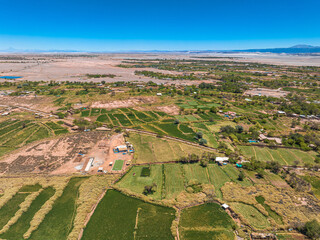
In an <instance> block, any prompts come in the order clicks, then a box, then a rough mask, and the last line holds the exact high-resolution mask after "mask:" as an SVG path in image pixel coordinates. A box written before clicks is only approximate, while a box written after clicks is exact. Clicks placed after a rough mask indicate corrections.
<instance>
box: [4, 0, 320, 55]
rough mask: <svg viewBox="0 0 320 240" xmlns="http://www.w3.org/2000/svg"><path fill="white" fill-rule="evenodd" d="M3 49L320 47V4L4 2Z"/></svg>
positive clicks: (309, 0) (285, 0) (258, 0)
mask: <svg viewBox="0 0 320 240" xmlns="http://www.w3.org/2000/svg"><path fill="white" fill-rule="evenodd" d="M0 6H1V15H0V21H1V22H0V49H6V48H9V47H13V48H16V49H75V50H88V51H118V50H203V49H247V48H265V47H287V46H291V45H295V44H311V45H320V17H319V11H320V1H319V0H304V1H298V0H211V1H210V0H161V1H157V0H135V1H131V0H122V1H119V0H112V1H111V0H104V1H103V0H90V1H89V0H85V1H84V0H54V1H52V0H51V1H49V0H28V1H26V0H0Z"/></svg>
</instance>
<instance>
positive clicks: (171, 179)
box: [117, 163, 252, 200]
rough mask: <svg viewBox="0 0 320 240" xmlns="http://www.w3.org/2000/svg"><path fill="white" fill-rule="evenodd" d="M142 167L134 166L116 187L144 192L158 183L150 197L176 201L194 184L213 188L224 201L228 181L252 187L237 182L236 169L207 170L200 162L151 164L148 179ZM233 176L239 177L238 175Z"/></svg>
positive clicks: (248, 181)
mask: <svg viewBox="0 0 320 240" xmlns="http://www.w3.org/2000/svg"><path fill="white" fill-rule="evenodd" d="M143 167H144V166H134V167H133V168H132V169H131V170H130V171H129V172H128V173H127V174H126V175H125V176H124V177H123V178H122V179H121V181H120V182H118V183H117V185H118V186H119V187H120V188H125V189H130V190H131V191H133V192H136V193H142V192H143V189H144V186H146V185H151V184H152V183H155V184H156V185H157V189H156V192H155V193H153V194H152V195H149V196H150V197H152V198H154V199H157V200H160V199H171V198H175V197H176V196H177V195H178V194H179V193H180V192H182V191H183V190H185V189H186V187H187V186H188V184H189V183H190V182H194V181H196V182H198V183H201V184H212V185H214V188H215V193H216V195H217V197H219V198H222V194H221V191H220V188H221V187H222V186H223V185H224V184H225V183H226V182H231V181H234V182H240V184H242V185H243V186H251V185H252V182H251V181H250V180H249V179H245V180H244V181H243V182H241V181H238V180H237V177H238V170H236V169H234V170H232V168H233V166H230V167H227V168H226V167H224V168H222V167H219V166H218V165H216V164H209V165H208V167H207V168H204V167H201V166H200V165H199V164H198V163H195V164H179V163H172V164H157V165H150V176H148V177H142V176H141V172H142V169H143ZM227 171H228V173H227ZM233 174H236V176H234V175H233ZM229 175H230V176H231V177H229ZM233 179H234V180H233Z"/></svg>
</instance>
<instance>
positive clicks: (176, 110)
mask: <svg viewBox="0 0 320 240" xmlns="http://www.w3.org/2000/svg"><path fill="white" fill-rule="evenodd" d="M157 110H158V111H161V112H165V113H167V114H170V115H178V114H179V107H177V106H176V105H170V106H159V107H157Z"/></svg>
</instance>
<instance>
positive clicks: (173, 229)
mask: <svg viewBox="0 0 320 240" xmlns="http://www.w3.org/2000/svg"><path fill="white" fill-rule="evenodd" d="M173 208H174V209H175V210H176V214H175V216H176V218H175V219H174V220H173V221H172V224H171V228H170V229H171V233H172V236H173V237H174V238H176V237H177V231H178V227H179V220H178V219H179V218H180V211H179V210H178V209H177V208H176V207H173Z"/></svg>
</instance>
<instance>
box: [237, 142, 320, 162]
mask: <svg viewBox="0 0 320 240" xmlns="http://www.w3.org/2000/svg"><path fill="white" fill-rule="evenodd" d="M239 148H240V150H241V151H242V152H243V154H244V155H245V156H246V157H248V158H251V157H255V158H256V159H257V160H259V161H263V162H267V161H277V162H279V163H280V164H282V165H293V164H294V163H295V161H297V162H298V163H299V165H303V164H305V163H314V159H315V156H316V153H315V152H313V151H309V152H304V151H302V150H298V149H286V148H278V149H271V148H267V147H265V148H262V147H255V146H239Z"/></svg>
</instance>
